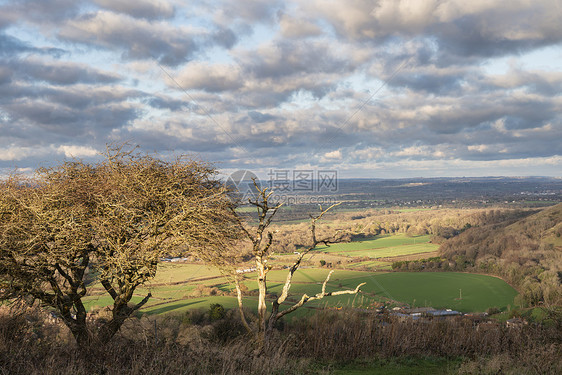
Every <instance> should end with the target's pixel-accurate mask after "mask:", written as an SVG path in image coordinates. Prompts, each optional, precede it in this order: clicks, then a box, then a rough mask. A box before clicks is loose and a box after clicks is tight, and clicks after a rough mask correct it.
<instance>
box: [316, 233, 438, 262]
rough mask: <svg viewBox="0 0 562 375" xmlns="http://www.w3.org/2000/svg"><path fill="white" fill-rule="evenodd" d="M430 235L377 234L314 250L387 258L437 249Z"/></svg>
mask: <svg viewBox="0 0 562 375" xmlns="http://www.w3.org/2000/svg"><path fill="white" fill-rule="evenodd" d="M429 240H430V236H429V235H424V236H406V235H405V234H395V235H379V236H375V237H372V238H368V239H365V240H357V241H352V242H348V243H338V244H334V245H330V246H329V247H328V246H322V247H318V248H317V249H316V250H317V251H319V252H325V253H329V254H339V255H345V256H351V257H369V258H375V259H376V258H389V257H397V256H402V255H411V254H421V253H429V252H433V251H437V249H438V248H439V246H438V245H436V244H432V243H430V242H429Z"/></svg>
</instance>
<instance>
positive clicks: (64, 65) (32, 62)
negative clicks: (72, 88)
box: [10, 58, 120, 85]
mask: <svg viewBox="0 0 562 375" xmlns="http://www.w3.org/2000/svg"><path fill="white" fill-rule="evenodd" d="M10 65H11V67H12V69H13V71H14V72H16V74H17V75H18V76H19V77H21V78H22V79H25V80H38V81H45V82H48V83H52V84H55V85H71V84H76V83H88V84H106V83H115V82H118V81H119V80H120V77H119V76H117V75H116V74H114V73H108V72H103V71H100V70H98V69H95V68H92V67H90V66H88V65H86V64H77V63H72V62H63V61H43V60H39V59H37V58H29V59H24V60H12V61H11V64H10Z"/></svg>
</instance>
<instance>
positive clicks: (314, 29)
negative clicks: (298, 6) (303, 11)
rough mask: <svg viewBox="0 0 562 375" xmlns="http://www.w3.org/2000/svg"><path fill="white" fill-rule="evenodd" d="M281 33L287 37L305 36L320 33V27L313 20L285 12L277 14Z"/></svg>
mask: <svg viewBox="0 0 562 375" xmlns="http://www.w3.org/2000/svg"><path fill="white" fill-rule="evenodd" d="M279 28H280V30H281V34H282V35H283V36H284V37H287V38H305V37H311V36H318V35H321V34H322V33H323V32H322V28H321V27H320V26H318V25H317V24H316V23H315V22H314V21H313V20H310V19H306V18H304V17H293V16H291V15H288V14H286V13H281V14H279Z"/></svg>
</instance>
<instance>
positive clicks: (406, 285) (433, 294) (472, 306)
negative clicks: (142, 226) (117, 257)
mask: <svg viewBox="0 0 562 375" xmlns="http://www.w3.org/2000/svg"><path fill="white" fill-rule="evenodd" d="M328 272H329V270H327V269H318V268H306V269H302V270H299V271H298V272H297V273H296V274H295V277H294V279H293V287H292V288H291V294H292V296H293V300H294V299H296V298H300V296H301V295H302V294H303V293H307V294H309V295H311V294H315V293H318V292H319V291H320V284H321V283H322V282H323V280H324V279H325V278H326V276H327V274H328ZM194 275H197V277H195V276H194ZM253 276H254V274H253V273H250V274H247V279H246V281H245V284H246V286H247V287H248V290H249V291H250V292H251V291H252V290H255V289H256V285H255V281H254V280H253ZM285 277H286V271H284V270H274V271H271V272H270V273H269V274H268V280H269V288H268V290H269V292H270V293H280V291H281V288H282V283H283V282H284V280H285ZM162 281H168V283H162ZM169 281H171V283H170V282H169ZM362 282H365V283H366V285H364V286H363V287H362V288H361V290H362V293H361V295H359V296H340V297H333V298H328V299H324V300H323V301H321V302H318V303H316V304H314V303H311V304H310V305H307V306H308V307H311V308H317V307H323V306H328V307H330V306H355V307H369V306H371V305H372V304H373V303H374V302H377V303H385V304H391V305H392V304H403V305H409V306H432V307H434V308H451V309H455V310H459V311H463V312H474V311H485V310H486V309H488V308H490V307H498V308H500V309H502V310H505V309H506V308H507V307H508V306H509V305H512V304H513V298H514V297H515V295H516V294H517V292H516V291H515V290H514V289H513V288H512V287H510V286H509V285H508V284H507V283H505V282H504V281H502V280H500V279H498V278H495V277H491V276H484V275H475V274H467V273H456V272H424V273H421V272H392V273H382V272H378V273H373V272H364V271H352V270H336V271H335V272H334V274H333V275H332V278H331V280H330V282H329V283H328V284H327V291H332V290H339V289H342V288H343V289H353V288H355V286H356V285H357V284H359V283H362ZM204 288H211V289H210V290H211V293H217V294H222V295H201V293H199V295H198V294H197V293H196V291H197V290H205V289H204ZM149 291H150V292H151V293H152V295H153V297H152V298H151V299H150V301H149V303H148V304H147V305H146V306H145V307H144V308H143V309H141V312H142V313H146V314H160V313H168V312H175V313H178V312H182V311H186V310H189V309H193V308H208V306H209V305H210V304H211V303H220V304H221V305H223V306H224V307H226V308H234V307H235V306H236V298H235V297H234V296H233V295H231V293H230V291H231V286H230V285H229V284H228V283H227V282H226V280H225V279H224V278H223V277H222V276H220V273H219V272H218V270H216V269H209V268H207V267H205V266H202V265H196V264H179V263H178V264H162V265H161V269H160V270H159V277H158V278H157V279H156V280H155V281H154V282H153V283H151V284H148V285H147V286H146V287H145V288H142V289H139V290H138V291H137V293H136V294H135V297H134V301H140V300H141V299H142V298H143V297H144V295H146V294H147V293H148V292H149ZM461 294H462V298H460V295H461ZM246 300H247V305H248V307H251V308H253V307H254V306H255V303H254V302H255V301H254V300H255V297H251V296H250V297H246ZM87 301H88V302H87V306H88V307H89V308H90V309H91V308H100V307H103V306H106V305H108V304H110V302H111V301H110V297H106V296H105V295H101V294H100V295H93V296H90V297H88V299H87ZM253 301H254V302H253Z"/></svg>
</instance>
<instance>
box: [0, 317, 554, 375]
mask: <svg viewBox="0 0 562 375" xmlns="http://www.w3.org/2000/svg"><path fill="white" fill-rule="evenodd" d="M242 332H243V331H242V330H241V329H240V323H239V322H238V320H237V319H236V315H235V314H234V313H233V312H232V311H227V313H226V315H225V316H224V317H223V318H221V319H215V320H212V319H211V317H210V315H209V313H208V312H207V311H194V312H190V313H188V314H185V315H183V316H175V317H174V316H164V317H159V318H157V320H150V319H148V318H141V319H132V320H130V321H128V322H127V324H126V325H124V327H123V328H122V330H121V332H120V333H119V334H118V335H117V336H116V337H115V338H114V340H112V341H111V342H110V343H109V344H108V345H107V346H105V347H92V348H89V349H88V350H87V351H83V352H80V351H78V350H77V349H76V345H75V344H74V342H73V339H72V337H71V336H70V335H69V334H68V333H67V332H66V328H65V327H63V326H61V325H57V324H49V323H47V322H46V321H45V319H44V315H43V314H42V313H41V312H40V311H38V310H27V311H25V312H13V311H12V312H10V314H6V313H3V314H2V313H1V311H0V374H2V375H4V374H26V375H28V374H53V375H54V374H63V375H65V374H69V375H70V374H146V373H150V374H301V373H309V374H313V373H318V372H320V373H328V372H329V371H328V370H326V366H325V364H330V366H331V367H334V365H335V367H337V366H338V364H342V363H349V362H350V361H351V362H353V361H376V360H381V359H384V358H404V357H407V358H424V357H433V358H448V359H454V360H458V359H459V358H463V359H464V360H463V363H462V365H461V367H460V370H459V373H461V374H492V373H505V374H521V373H525V374H557V373H562V362H561V358H562V355H561V354H562V352H561V344H560V343H561V342H562V333H561V332H560V330H558V329H556V327H553V328H548V327H543V326H538V325H532V324H530V325H528V326H524V327H521V328H520V329H519V328H518V329H508V328H506V327H504V326H502V325H499V324H498V325H493V324H492V325H487V326H486V329H483V328H479V329H477V328H476V326H475V325H474V324H473V323H472V322H469V321H463V320H452V321H441V322H431V323H421V322H408V321H403V322H401V321H397V320H393V319H379V318H376V319H375V318H374V316H373V315H370V314H365V313H361V312H356V311H340V312H336V311H330V312H320V313H319V314H317V315H315V316H314V317H311V318H308V319H307V320H302V321H300V322H298V323H294V324H291V325H286V326H285V327H284V328H283V329H282V330H281V331H280V332H276V333H275V337H274V338H273V339H272V340H271V343H270V345H266V346H265V348H264V350H263V352H261V353H259V354H257V353H256V346H255V345H254V343H253V341H252V340H251V339H250V338H248V337H247V336H244V335H243V334H242ZM330 366H328V367H330Z"/></svg>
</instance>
